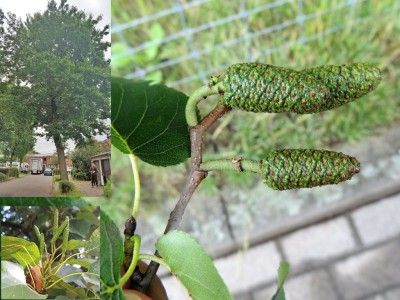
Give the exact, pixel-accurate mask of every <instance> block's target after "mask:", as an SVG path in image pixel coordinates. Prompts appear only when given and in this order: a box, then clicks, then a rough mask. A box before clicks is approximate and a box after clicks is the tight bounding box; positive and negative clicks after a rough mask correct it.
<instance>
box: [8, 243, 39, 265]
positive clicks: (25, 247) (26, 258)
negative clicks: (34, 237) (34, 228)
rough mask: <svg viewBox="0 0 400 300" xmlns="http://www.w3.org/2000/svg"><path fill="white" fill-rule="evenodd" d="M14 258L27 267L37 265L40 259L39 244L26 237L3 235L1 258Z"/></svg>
mask: <svg viewBox="0 0 400 300" xmlns="http://www.w3.org/2000/svg"><path fill="white" fill-rule="evenodd" d="M12 258H14V259H15V260H16V261H18V263H19V264H20V265H21V266H22V267H23V268H25V267H26V266H27V265H32V266H36V265H37V264H38V263H39V260H40V253H39V248H38V246H37V245H36V244H35V243H33V242H28V241H26V240H24V239H20V238H16V237H12V236H2V237H1V259H2V260H9V259H12Z"/></svg>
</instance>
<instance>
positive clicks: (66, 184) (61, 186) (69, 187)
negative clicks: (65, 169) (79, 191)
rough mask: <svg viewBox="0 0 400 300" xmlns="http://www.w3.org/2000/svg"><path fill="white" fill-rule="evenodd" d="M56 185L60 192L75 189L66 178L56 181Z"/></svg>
mask: <svg viewBox="0 0 400 300" xmlns="http://www.w3.org/2000/svg"><path fill="white" fill-rule="evenodd" d="M58 187H59V189H60V191H61V193H62V194H68V193H69V192H71V191H72V190H74V189H75V186H74V184H73V183H72V182H69V181H67V180H61V181H59V182H58Z"/></svg>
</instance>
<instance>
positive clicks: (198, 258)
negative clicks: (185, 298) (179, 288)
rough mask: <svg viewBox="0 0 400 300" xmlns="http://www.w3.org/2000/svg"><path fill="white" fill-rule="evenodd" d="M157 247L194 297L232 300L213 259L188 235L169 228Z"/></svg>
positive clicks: (172, 270)
mask: <svg viewBox="0 0 400 300" xmlns="http://www.w3.org/2000/svg"><path fill="white" fill-rule="evenodd" d="M156 248H157V250H158V252H159V253H160V255H161V257H162V258H163V259H164V260H165V262H166V263H167V264H168V266H169V267H170V268H171V272H172V273H173V274H176V276H177V277H178V279H179V280H180V281H181V282H182V284H183V285H184V286H185V287H186V288H187V290H188V292H189V295H191V298H193V299H221V300H225V299H228V300H229V299H233V298H232V296H231V295H230V293H229V291H228V288H227V287H226V285H225V283H224V281H223V280H222V278H221V276H220V275H219V274H218V271H217V269H216V268H215V266H214V264H213V262H212V260H211V258H210V257H209V256H208V255H207V253H206V252H205V251H204V250H203V249H202V248H201V246H200V245H199V244H198V243H197V242H196V240H195V239H193V238H192V237H191V236H190V235H189V234H187V233H185V232H182V231H170V232H169V233H167V234H166V235H163V236H162V237H161V238H160V239H159V240H158V241H157V243H156ZM188 253H190V258H189V257H188V256H187V254H188ZM185 256H186V259H185Z"/></svg>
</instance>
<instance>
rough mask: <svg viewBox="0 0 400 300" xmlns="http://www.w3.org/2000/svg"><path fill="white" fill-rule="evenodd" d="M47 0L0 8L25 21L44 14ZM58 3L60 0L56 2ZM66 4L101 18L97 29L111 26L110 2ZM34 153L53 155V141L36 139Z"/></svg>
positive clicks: (1, 2) (73, 0) (16, 1)
mask: <svg viewBox="0 0 400 300" xmlns="http://www.w3.org/2000/svg"><path fill="white" fill-rule="evenodd" d="M47 2H48V0H0V8H1V9H2V10H3V11H4V12H5V13H7V12H9V11H10V12H12V13H14V14H15V15H17V17H21V18H22V20H25V19H26V15H27V14H30V15H33V14H34V13H35V12H44V11H45V10H46V7H47ZM56 2H57V3H60V0H56ZM67 3H68V4H70V5H73V6H76V7H78V8H79V9H80V10H84V11H85V12H87V13H91V14H93V16H95V17H97V16H99V15H102V16H103V20H102V21H101V22H100V24H99V28H103V27H104V26H105V25H106V24H111V0H68V1H67ZM108 40H109V41H111V35H110V34H109V35H108ZM106 56H107V58H110V57H111V53H107V54H106ZM105 138H106V137H105V136H99V137H96V139H98V140H104V139H105ZM34 149H35V151H37V152H39V153H41V154H42V153H43V154H47V153H54V152H55V151H56V147H55V146H54V143H53V141H51V140H50V141H46V139H45V138H42V137H37V142H36V145H35V148H34ZM68 149H70V150H73V149H74V144H73V142H72V141H70V142H69V143H68Z"/></svg>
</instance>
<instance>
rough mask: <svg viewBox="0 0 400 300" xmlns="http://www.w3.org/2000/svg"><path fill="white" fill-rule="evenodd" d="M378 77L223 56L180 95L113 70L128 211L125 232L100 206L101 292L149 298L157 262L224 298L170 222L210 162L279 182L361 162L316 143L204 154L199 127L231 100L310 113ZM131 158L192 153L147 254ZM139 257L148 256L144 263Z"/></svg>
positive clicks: (155, 289)
mask: <svg viewBox="0 0 400 300" xmlns="http://www.w3.org/2000/svg"><path fill="white" fill-rule="evenodd" d="M380 81H381V72H380V70H379V69H378V68H376V67H374V66H373V65H370V64H368V63H352V64H346V65H341V66H332V65H326V66H320V67H315V68H309V69H304V70H301V71H296V70H292V69H288V68H282V67H276V66H272V65H267V64H262V63H240V64H234V65H232V66H230V67H229V68H228V69H227V70H226V72H225V74H224V75H223V77H221V76H212V77H211V79H210V81H209V83H208V84H206V85H204V86H202V87H200V88H199V89H197V90H196V91H194V93H193V94H192V95H191V96H190V97H188V96H186V95H185V94H183V93H181V92H179V91H177V90H174V89H172V88H168V87H166V86H164V85H162V84H152V83H151V82H148V81H134V80H128V79H123V78H118V77H113V78H112V113H111V114H112V144H113V145H114V146H115V147H116V148H118V149H119V150H120V151H121V152H123V153H126V154H127V155H129V156H130V159H131V164H132V170H133V176H134V180H135V196H134V202H133V209H132V213H131V216H130V217H129V219H128V220H127V222H126V224H125V232H124V235H125V239H124V241H123V240H122V237H121V235H120V234H119V231H118V228H117V227H116V225H115V224H114V222H113V221H112V220H111V219H110V218H109V217H108V216H107V215H106V214H104V213H102V216H101V218H102V222H101V226H102V231H101V234H102V272H101V282H102V291H101V293H102V296H104V297H105V298H109V299H124V297H125V296H126V297H127V298H128V297H130V298H129V299H148V298H147V296H145V295H148V296H149V297H151V298H152V299H167V296H166V292H165V291H164V289H163V287H162V285H161V283H160V281H159V280H158V278H157V276H156V272H157V270H158V267H159V265H160V264H162V265H163V266H165V267H166V268H167V269H168V270H170V271H171V272H172V274H174V275H175V276H176V277H177V278H178V280H180V281H181V283H182V284H183V285H184V286H185V288H186V289H187V291H188V296H190V297H191V298H193V299H204V300H209V299H221V300H223V299H232V296H231V295H230V293H229V291H228V289H227V287H226V286H225V284H224V282H223V280H222V278H221V277H220V275H219V274H218V272H217V270H216V268H215V267H214V265H213V263H212V260H211V259H210V258H209V256H208V255H207V254H206V252H205V251H204V250H203V249H202V248H201V246H200V245H199V244H198V243H197V242H196V241H195V240H194V239H193V238H192V237H191V236H190V235H189V234H187V233H185V232H182V231H179V230H178V229H179V224H180V221H181V220H182V217H183V214H184V211H185V209H186V207H187V205H188V203H189V201H190V199H191V197H192V195H193V193H194V192H195V190H196V189H197V187H198V186H199V185H200V183H201V182H202V181H203V180H205V179H206V177H207V175H208V173H209V172H211V171H216V170H223V171H224V170H230V171H234V172H240V173H243V176H252V175H251V174H249V173H258V174H260V175H261V178H262V179H263V181H264V183H265V184H266V185H267V186H268V187H270V188H272V189H276V190H286V189H297V188H312V187H316V186H321V185H327V184H338V183H340V182H342V181H345V180H349V179H351V178H352V176H353V175H354V174H356V173H358V172H360V163H359V162H358V160H357V159H356V158H354V157H351V156H349V155H346V154H343V153H340V152H334V151H330V150H321V149H318V150H317V149H276V150H274V151H270V152H269V153H265V156H264V159H262V160H253V159H251V153H249V154H248V155H249V158H247V157H231V158H229V159H225V158H221V159H214V160H210V161H203V142H204V135H205V133H206V132H207V130H208V129H210V127H211V126H212V125H213V124H214V123H215V122H216V121H217V120H218V119H220V118H221V117H223V116H224V115H226V114H227V113H229V112H230V113H232V114H233V113H234V112H231V111H233V110H244V111H247V112H252V113H296V114H311V113H319V112H322V111H327V110H331V109H335V108H338V107H339V106H342V105H344V104H346V103H349V102H351V101H354V100H356V99H358V98H361V97H362V96H363V95H365V94H367V93H369V92H371V91H372V90H374V89H375V88H376V87H377V86H378V84H379V83H380ZM211 95H217V96H218V101H217V104H216V105H215V107H214V108H213V109H212V110H211V111H210V112H208V113H207V114H205V116H201V115H200V113H199V109H198V104H199V102H200V101H202V100H204V99H205V98H207V97H208V96H211ZM257 142H259V143H261V144H265V143H268V141H257ZM137 158H139V159H140V160H142V161H143V162H145V163H148V164H152V165H155V166H162V167H168V166H172V165H176V164H179V163H182V162H184V161H185V160H187V159H188V158H190V159H191V170H190V174H189V175H188V178H187V183H186V185H185V187H184V188H183V190H182V193H181V196H180V198H179V200H178V202H177V204H176V206H175V208H174V209H173V211H172V212H171V214H170V218H169V220H168V222H167V224H166V228H165V231H164V234H163V235H162V236H161V237H160V238H159V240H158V241H157V243H156V245H155V247H156V252H155V254H154V255H153V254H142V253H140V243H141V238H140V236H139V235H137V234H135V230H136V223H137V222H140V220H137V215H138V210H139V205H140V178H139V169H138V164H137ZM245 174H246V175H245ZM221 176H223V175H221ZM266 188H267V187H266ZM143 261H150V263H149V265H148V266H147V265H146V264H144V263H143ZM276 267H277V268H278V266H276ZM288 270H289V265H288V263H287V262H282V263H281V265H280V266H279V271H278V288H277V291H276V293H275V295H271V296H272V299H285V295H284V291H283V283H284V280H285V278H286V276H287V274H288ZM124 295H125V296H124ZM133 295H135V296H133ZM135 297H136V298H135ZM137 297H139V298H137Z"/></svg>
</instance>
